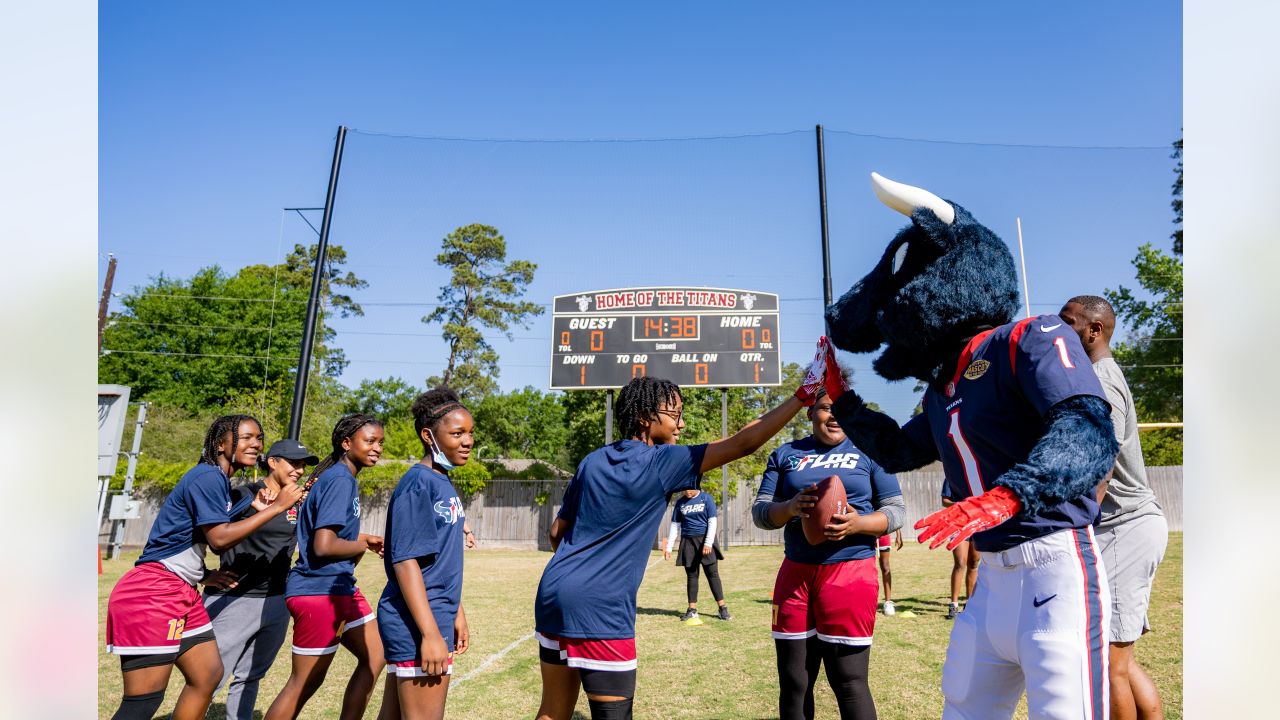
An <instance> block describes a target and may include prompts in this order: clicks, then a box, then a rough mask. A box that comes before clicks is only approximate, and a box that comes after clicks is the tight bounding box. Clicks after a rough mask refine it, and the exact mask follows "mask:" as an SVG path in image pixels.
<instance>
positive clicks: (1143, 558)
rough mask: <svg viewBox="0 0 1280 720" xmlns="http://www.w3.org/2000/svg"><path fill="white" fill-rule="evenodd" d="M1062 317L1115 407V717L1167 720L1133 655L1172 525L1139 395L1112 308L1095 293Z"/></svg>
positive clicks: (1108, 501) (1104, 546)
mask: <svg viewBox="0 0 1280 720" xmlns="http://www.w3.org/2000/svg"><path fill="white" fill-rule="evenodd" d="M1058 315H1059V316H1060V317H1061V318H1062V319H1063V321H1064V322H1066V323H1067V324H1068V325H1070V326H1071V327H1072V328H1073V329H1074V330H1075V331H1076V334H1078V335H1079V336H1080V341H1081V342H1082V343H1084V349H1085V351H1086V352H1088V353H1089V359H1090V360H1091V361H1092V362H1093V370H1094V372H1095V373H1097V375H1098V380H1100V381H1101V382H1102V387H1103V389H1104V390H1105V391H1106V393H1107V401H1108V402H1110V403H1111V422H1112V424H1114V425H1115V431H1116V440H1118V441H1119V442H1120V454H1119V455H1118V456H1117V457H1116V465H1115V469H1114V471H1113V473H1112V476H1111V481H1110V482H1109V483H1108V484H1107V485H1106V495H1105V496H1104V497H1103V498H1102V502H1101V505H1102V512H1101V515H1100V516H1099V518H1098V522H1097V526H1096V531H1095V532H1096V534H1097V538H1098V547H1099V549H1100V550H1101V553H1102V561H1103V563H1104V564H1105V565H1106V568H1107V579H1108V581H1109V583H1110V586H1111V629H1110V641H1111V653H1110V668H1111V670H1110V675H1111V683H1110V685H1111V688H1110V689H1111V717H1112V718H1113V719H1114V720H1130V719H1131V718H1163V717H1164V711H1163V708H1162V707H1161V704H1160V695H1159V693H1158V692H1157V691H1156V686H1155V683H1153V682H1152V681H1151V678H1150V676H1148V675H1147V673H1146V671H1144V670H1143V669H1142V667H1141V666H1139V665H1138V662H1137V660H1135V659H1134V657H1133V644H1134V642H1136V641H1137V639H1138V638H1139V637H1141V636H1142V634H1143V633H1145V632H1146V631H1147V630H1149V629H1150V626H1149V625H1148V623H1147V606H1148V604H1149V603H1150V601H1151V582H1152V580H1153V579H1154V578H1155V574H1156V566H1157V565H1159V564H1160V561H1161V560H1162V559H1163V558H1164V551H1165V545H1166V544H1167V543H1168V540H1169V526H1168V524H1167V523H1166V522H1165V518H1164V511H1162V510H1161V509H1160V505H1159V504H1158V503H1157V502H1156V497H1155V495H1154V494H1153V493H1152V492H1151V486H1150V485H1148V484H1147V468H1146V465H1145V464H1143V461H1142V446H1141V445H1140V444H1139V442H1138V417H1137V412H1136V411H1135V410H1134V405H1133V395H1132V394H1131V393H1130V392H1129V384H1128V383H1127V382H1125V379H1124V374H1123V373H1121V372H1120V366H1119V365H1117V364H1116V361H1115V359H1114V358H1112V357H1111V346H1110V343H1111V334H1112V333H1113V332H1115V329H1116V314H1115V310H1114V309H1113V308H1112V307H1111V303H1109V302H1107V301H1106V300H1105V299H1103V298H1100V297H1098V296H1096V295H1078V296H1076V297H1073V298H1071V299H1070V300H1068V301H1067V304H1066V305H1063V306H1062V310H1061V311H1059V313H1058Z"/></svg>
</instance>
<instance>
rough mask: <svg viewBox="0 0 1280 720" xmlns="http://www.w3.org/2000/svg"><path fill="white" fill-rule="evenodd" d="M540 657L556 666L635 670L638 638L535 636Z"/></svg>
mask: <svg viewBox="0 0 1280 720" xmlns="http://www.w3.org/2000/svg"><path fill="white" fill-rule="evenodd" d="M534 635H536V636H537V637H538V645H539V647H540V653H539V654H540V657H541V658H542V660H543V661H544V662H548V663H551V664H553V665H568V666H569V667H575V668H582V669H584V670H612V671H614V672H621V671H626V670H635V669H636V639H635V638H616V639H604V640H601V639H599V638H591V639H588V638H570V637H562V636H559V635H549V634H544V633H540V632H535V633H534Z"/></svg>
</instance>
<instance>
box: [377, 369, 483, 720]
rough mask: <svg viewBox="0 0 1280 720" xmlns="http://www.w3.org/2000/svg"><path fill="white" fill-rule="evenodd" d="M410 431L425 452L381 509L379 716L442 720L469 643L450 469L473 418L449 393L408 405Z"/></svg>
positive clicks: (466, 443) (465, 445) (460, 530)
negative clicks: (383, 672) (383, 677)
mask: <svg viewBox="0 0 1280 720" xmlns="http://www.w3.org/2000/svg"><path fill="white" fill-rule="evenodd" d="M413 425H414V428H415V429H417V431H418V437H419V438H421V440H422V448H423V451H424V454H425V457H423V459H422V462H420V463H418V464H417V465H414V466H413V467H412V468H410V469H409V471H408V472H406V473H405V474H404V476H403V477H401V478H400V482H399V483H398V484H397V485H396V489H395V491H394V492H393V493H392V494H391V501H390V503H389V504H388V505H387V531H386V537H387V545H386V552H385V554H384V555H383V564H384V565H385V567H386V571H387V585H386V588H385V589H384V590H383V591H382V599H381V600H380V601H379V602H378V632H379V633H380V635H381V636H382V645H383V647H384V648H386V656H387V682H386V689H385V691H384V693H383V696H382V713H381V715H379V717H387V718H399V717H412V718H429V719H431V720H438V719H439V718H443V717H444V707H445V700H446V699H447V693H448V691H449V676H450V675H452V673H453V655H454V653H459V654H461V653H464V652H466V651H467V646H468V645H469V644H470V631H469V630H468V628H467V617H466V614H465V613H463V611H462V547H463V543H464V540H463V538H464V533H465V529H464V528H465V520H464V516H463V512H462V500H461V499H460V498H459V497H458V493H457V491H456V490H454V488H453V483H451V482H450V481H449V475H448V473H449V471H450V470H452V469H453V468H455V467H458V466H460V465H465V464H466V463H467V460H468V459H469V458H470V456H471V447H472V445H473V444H474V442H475V439H474V437H473V435H472V421H471V413H470V411H468V410H467V408H466V407H465V406H463V404H462V403H461V401H459V400H458V396H457V394H456V393H454V392H453V391H452V390H450V389H448V388H443V387H440V388H436V389H434V390H431V391H428V392H425V393H423V394H421V395H419V396H418V398H417V399H416V400H414V402H413Z"/></svg>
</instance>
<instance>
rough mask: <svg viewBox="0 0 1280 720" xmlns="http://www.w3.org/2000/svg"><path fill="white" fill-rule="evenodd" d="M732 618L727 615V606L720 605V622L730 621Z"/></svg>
mask: <svg viewBox="0 0 1280 720" xmlns="http://www.w3.org/2000/svg"><path fill="white" fill-rule="evenodd" d="M732 618H733V616H732V615H730V614H729V606H728V605H721V606H720V619H721V620H730V619H732Z"/></svg>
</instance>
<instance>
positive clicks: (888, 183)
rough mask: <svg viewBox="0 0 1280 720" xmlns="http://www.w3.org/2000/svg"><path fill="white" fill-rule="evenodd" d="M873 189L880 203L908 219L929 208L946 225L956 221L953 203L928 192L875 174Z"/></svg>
mask: <svg viewBox="0 0 1280 720" xmlns="http://www.w3.org/2000/svg"><path fill="white" fill-rule="evenodd" d="M871 188H872V189H873V190H875V192H876V197H878V198H880V202H882V203H884V204H885V205H888V206H889V207H891V208H893V209H894V210H897V211H898V212H900V213H902V214H903V215H906V216H907V217H911V214H912V213H914V212H915V211H916V208H928V209H930V210H932V211H933V214H934V215H936V216H938V219H939V220H941V221H942V223H943V224H944V225H950V224H951V223H952V222H954V221H955V219H956V210H955V208H953V207H951V203H949V202H947V201H946V200H943V199H942V198H940V197H938V196H937V195H934V194H933V193H931V192H929V191H928V190H924V189H922V188H918V187H913V186H911V185H904V184H902V183H900V182H894V181H893V180H890V179H888V178H886V177H883V176H881V175H880V174H879V173H874V172H873V173H871Z"/></svg>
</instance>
